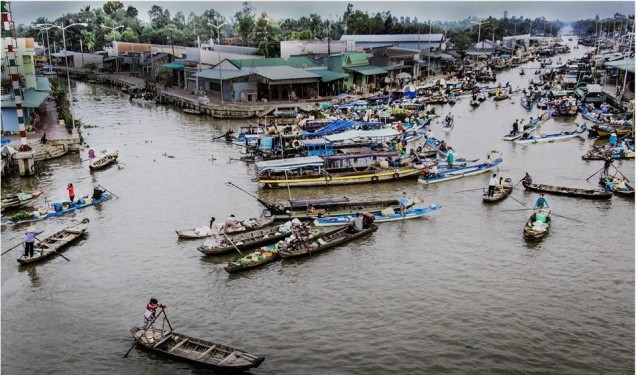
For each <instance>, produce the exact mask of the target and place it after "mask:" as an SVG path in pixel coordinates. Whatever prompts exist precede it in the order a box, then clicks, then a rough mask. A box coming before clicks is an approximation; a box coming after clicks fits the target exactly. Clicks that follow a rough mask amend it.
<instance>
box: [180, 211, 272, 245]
mask: <svg viewBox="0 0 636 375" xmlns="http://www.w3.org/2000/svg"><path fill="white" fill-rule="evenodd" d="M273 222H274V217H273V216H272V217H262V218H252V219H248V220H243V221H239V222H237V223H236V224H237V225H238V228H236V229H235V230H233V231H230V232H228V234H230V233H238V232H241V233H249V232H251V231H253V230H258V229H261V228H265V227H266V226H268V225H270V224H272V223H273ZM208 229H209V228H208ZM176 232H177V236H178V237H179V238H180V239H184V240H193V239H198V238H206V237H208V236H209V235H210V233H209V230H208V231H207V232H206V233H203V234H201V233H202V232H201V231H197V230H196V228H195V229H183V230H177V231H176ZM219 234H223V230H221V231H220V232H219Z"/></svg>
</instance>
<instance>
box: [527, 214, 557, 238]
mask: <svg viewBox="0 0 636 375" xmlns="http://www.w3.org/2000/svg"><path fill="white" fill-rule="evenodd" d="M551 226H552V219H551V218H550V210H546V209H540V210H538V211H537V212H534V213H532V216H530V219H528V222H527V223H526V225H525V226H524V227H523V235H524V237H525V238H526V239H528V240H540V239H542V238H543V237H545V236H547V235H548V233H550V227H551Z"/></svg>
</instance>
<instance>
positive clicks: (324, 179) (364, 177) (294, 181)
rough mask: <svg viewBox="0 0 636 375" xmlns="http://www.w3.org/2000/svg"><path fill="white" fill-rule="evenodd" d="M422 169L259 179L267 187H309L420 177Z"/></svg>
mask: <svg viewBox="0 0 636 375" xmlns="http://www.w3.org/2000/svg"><path fill="white" fill-rule="evenodd" d="M421 173H422V171H421V170H419V169H416V168H396V169H386V170H377V171H374V172H373V173H368V172H351V173H334V174H327V175H324V176H320V177H309V176H308V177H301V178H295V177H292V178H288V179H286V180H285V179H284V178H283V179H271V178H268V177H260V178H259V179H258V181H259V182H260V183H261V184H263V186H264V187H267V188H272V189H275V188H287V187H288V186H289V187H308V186H332V185H352V184H364V183H377V182H390V181H397V180H403V179H408V178H414V177H418V176H419V174H421Z"/></svg>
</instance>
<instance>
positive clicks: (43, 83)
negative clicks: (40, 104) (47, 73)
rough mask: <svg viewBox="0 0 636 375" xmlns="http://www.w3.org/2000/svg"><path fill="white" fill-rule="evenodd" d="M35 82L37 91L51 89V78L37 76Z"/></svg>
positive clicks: (48, 90)
mask: <svg viewBox="0 0 636 375" xmlns="http://www.w3.org/2000/svg"><path fill="white" fill-rule="evenodd" d="M35 84H36V86H37V87H36V90H37V91H46V92H50V91H51V82H49V79H48V78H46V77H35Z"/></svg>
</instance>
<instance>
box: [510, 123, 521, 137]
mask: <svg viewBox="0 0 636 375" xmlns="http://www.w3.org/2000/svg"><path fill="white" fill-rule="evenodd" d="M518 132H519V119H517V120H515V122H514V123H513V124H512V131H511V132H510V135H515V134H517V133H518Z"/></svg>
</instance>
